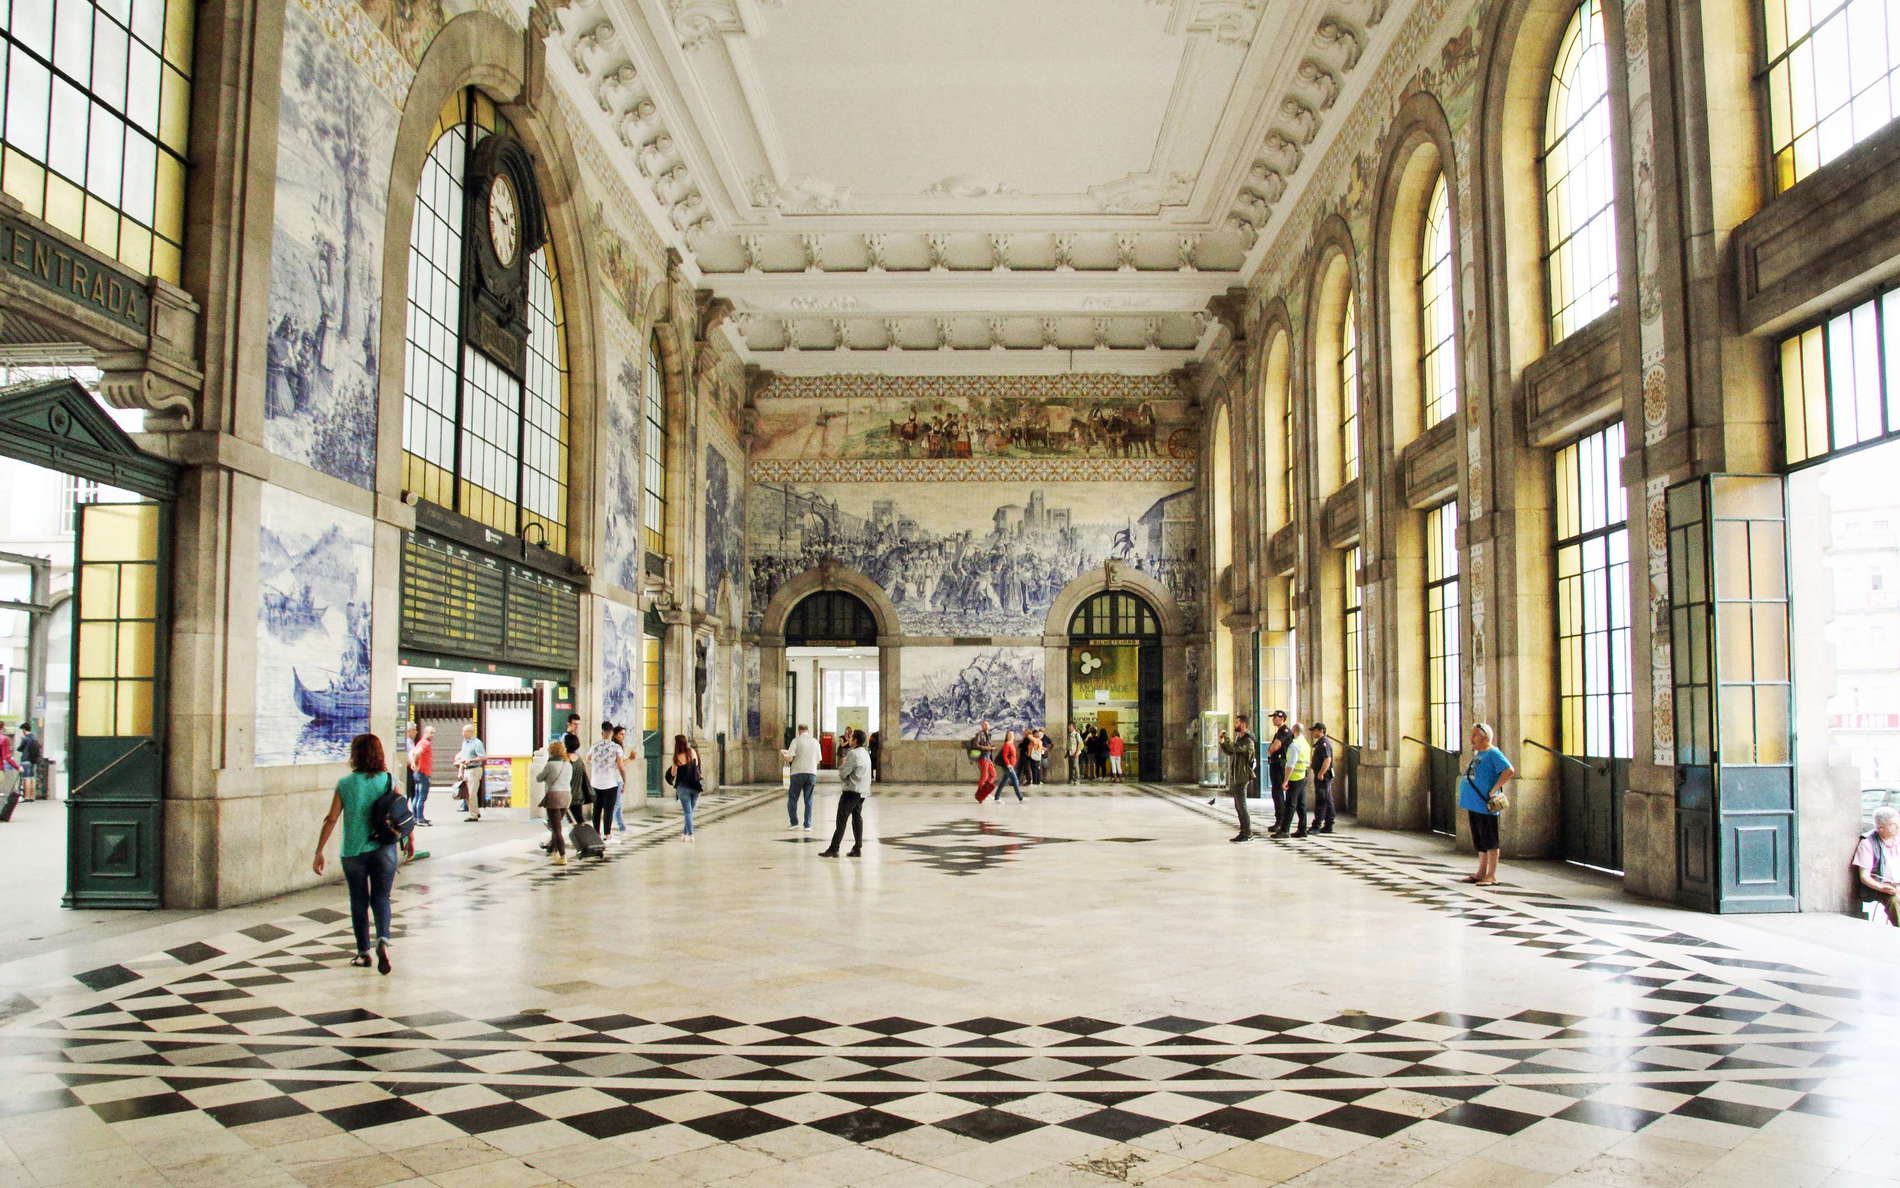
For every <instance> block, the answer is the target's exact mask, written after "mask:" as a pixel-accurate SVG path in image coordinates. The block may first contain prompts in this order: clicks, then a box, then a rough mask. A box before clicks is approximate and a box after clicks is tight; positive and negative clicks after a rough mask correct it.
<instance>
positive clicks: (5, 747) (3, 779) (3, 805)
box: [0, 722, 24, 821]
mask: <svg viewBox="0 0 1900 1188" xmlns="http://www.w3.org/2000/svg"><path fill="white" fill-rule="evenodd" d="M22 783H24V781H23V780H22V779H21V778H20V765H19V764H18V763H16V762H14V759H13V736H12V735H11V734H9V733H7V724H6V723H5V722H0V821H11V820H13V810H14V809H15V808H16V807H18V806H19V803H20V785H21V784H22Z"/></svg>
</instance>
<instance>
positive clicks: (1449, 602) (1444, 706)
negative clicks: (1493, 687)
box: [1425, 502, 1464, 751]
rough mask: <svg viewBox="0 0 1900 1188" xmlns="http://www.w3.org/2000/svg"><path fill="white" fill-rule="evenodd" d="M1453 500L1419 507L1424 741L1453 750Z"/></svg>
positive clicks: (1456, 724) (1456, 667)
mask: <svg viewBox="0 0 1900 1188" xmlns="http://www.w3.org/2000/svg"><path fill="white" fill-rule="evenodd" d="M1458 606H1459V598H1458V505H1457V503H1455V502H1453V503H1441V504H1439V505H1438V506H1437V507H1434V508H1432V509H1431V510H1430V511H1428V512H1426V513H1425V676H1426V680H1425V704H1426V723H1427V735H1426V737H1427V741H1429V742H1430V743H1431V745H1432V746H1434V747H1437V748H1438V749H1439V750H1441V751H1456V750H1460V749H1461V748H1462V747H1463V745H1464V744H1463V743H1462V742H1460V741H1459V738H1460V734H1459V732H1460V729H1461V726H1462V721H1461V717H1460V713H1459V706H1458V698H1459V691H1460V688H1461V686H1462V684H1463V680H1464V668H1463V665H1462V664H1460V662H1459V656H1458V653H1459V647H1458V624H1459V610H1458Z"/></svg>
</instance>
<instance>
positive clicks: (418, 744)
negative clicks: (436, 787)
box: [409, 726, 435, 825]
mask: <svg viewBox="0 0 1900 1188" xmlns="http://www.w3.org/2000/svg"><path fill="white" fill-rule="evenodd" d="M434 763H435V727H433V726H424V727H423V728H422V733H421V736H420V737H418V738H417V739H416V741H415V742H413V743H410V744H409V778H410V780H411V781H412V787H413V788H414V789H415V791H414V792H413V793H412V795H411V800H412V801H413V802H414V803H412V804H411V805H410V806H409V811H410V812H411V813H413V814H415V818H416V824H418V825H433V824H435V822H433V821H431V820H429V818H428V817H427V816H425V815H424V814H423V811H422V808H423V806H424V805H426V804H428V803H429V770H430V768H431V766H432V765H433V764H434Z"/></svg>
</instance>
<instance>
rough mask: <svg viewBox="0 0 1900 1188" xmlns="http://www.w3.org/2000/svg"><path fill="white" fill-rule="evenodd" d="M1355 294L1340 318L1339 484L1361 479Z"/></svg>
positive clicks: (1349, 299) (1357, 332) (1348, 296)
mask: <svg viewBox="0 0 1900 1188" xmlns="http://www.w3.org/2000/svg"><path fill="white" fill-rule="evenodd" d="M1354 306H1355V303H1354V301H1353V299H1352V294H1350V293H1348V294H1347V295H1346V312H1345V313H1344V314H1342V315H1340V319H1339V481H1340V482H1341V483H1342V484H1343V483H1350V482H1351V481H1352V480H1354V479H1356V478H1358V477H1359V324H1358V322H1359V320H1358V317H1357V316H1356V314H1355V313H1354Z"/></svg>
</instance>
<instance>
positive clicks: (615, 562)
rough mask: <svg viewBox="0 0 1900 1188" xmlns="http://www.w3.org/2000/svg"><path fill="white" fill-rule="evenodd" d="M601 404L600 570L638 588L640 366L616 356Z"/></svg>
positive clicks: (611, 578) (623, 586)
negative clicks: (603, 468)
mask: <svg viewBox="0 0 1900 1188" xmlns="http://www.w3.org/2000/svg"><path fill="white" fill-rule="evenodd" d="M612 375H613V380H612V382H611V383H610V384H609V385H608V387H607V398H606V400H604V401H603V402H602V403H603V404H604V405H605V406H606V411H607V434H606V438H607V441H608V442H610V443H612V445H611V446H610V447H609V448H608V449H607V450H606V451H605V452H606V455H607V458H606V463H607V465H606V478H605V483H604V485H603V486H602V488H601V503H600V518H601V525H602V538H601V572H602V574H603V575H604V576H605V577H606V579H607V580H608V581H610V582H612V583H613V584H614V585H616V586H619V587H620V588H621V589H623V590H638V589H639V588H640V554H641V541H640V529H641V525H640V498H641V493H642V488H641V484H640V449H639V447H640V429H641V420H640V364H639V362H638V361H637V360H636V359H634V358H632V357H630V356H627V355H622V356H621V358H620V360H619V366H618V367H616V368H615V369H614V370H613V372H612Z"/></svg>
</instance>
